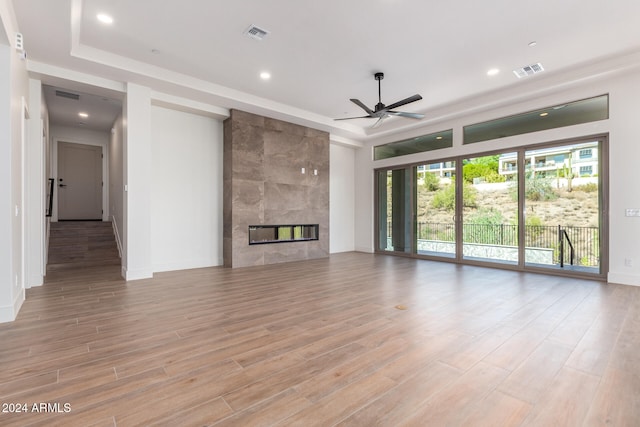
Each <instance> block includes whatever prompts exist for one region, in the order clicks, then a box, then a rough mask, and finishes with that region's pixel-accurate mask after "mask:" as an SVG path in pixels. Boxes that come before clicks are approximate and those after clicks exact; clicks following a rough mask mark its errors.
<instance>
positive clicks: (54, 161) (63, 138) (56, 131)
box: [50, 126, 111, 221]
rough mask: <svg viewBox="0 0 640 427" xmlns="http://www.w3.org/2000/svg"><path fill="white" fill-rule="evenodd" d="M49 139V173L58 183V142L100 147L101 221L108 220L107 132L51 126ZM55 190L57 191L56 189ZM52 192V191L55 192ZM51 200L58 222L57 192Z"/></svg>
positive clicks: (109, 136) (54, 217) (54, 215)
mask: <svg viewBox="0 0 640 427" xmlns="http://www.w3.org/2000/svg"><path fill="white" fill-rule="evenodd" d="M50 137H51V141H52V146H51V154H52V156H51V171H52V173H53V175H52V177H53V178H55V179H56V184H57V183H58V142H70V143H73V144H85V145H96V146H100V147H102V155H103V159H102V181H103V182H104V186H103V188H102V210H103V213H102V220H103V221H108V220H109V192H108V188H109V185H108V183H109V166H108V165H109V140H110V139H111V134H110V133H109V132H99V131H94V130H89V129H82V128H74V127H67V126H51V129H50ZM56 190H57V189H56ZM56 190H54V191H56ZM55 195H56V196H54V199H53V218H52V219H53V221H57V220H58V198H57V192H56V193H55Z"/></svg>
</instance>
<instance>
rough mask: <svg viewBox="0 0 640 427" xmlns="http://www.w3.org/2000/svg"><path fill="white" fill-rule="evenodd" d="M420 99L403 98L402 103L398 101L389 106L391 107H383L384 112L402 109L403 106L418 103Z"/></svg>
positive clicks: (414, 96) (414, 97) (417, 97)
mask: <svg viewBox="0 0 640 427" xmlns="http://www.w3.org/2000/svg"><path fill="white" fill-rule="evenodd" d="M421 99H422V97H421V96H420V95H413V96H410V97H409V98H405V99H403V100H402V101H398V102H396V103H395V104H391V105H387V106H386V107H385V110H387V111H389V110H393V109H394V108H397V107H402V106H403V105H407V104H409V103H411V102H416V101H420V100H421Z"/></svg>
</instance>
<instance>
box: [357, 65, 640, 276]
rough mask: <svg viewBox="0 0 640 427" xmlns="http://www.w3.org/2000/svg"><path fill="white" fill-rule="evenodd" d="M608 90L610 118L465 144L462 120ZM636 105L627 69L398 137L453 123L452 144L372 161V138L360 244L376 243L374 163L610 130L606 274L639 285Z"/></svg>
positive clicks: (364, 163) (360, 196)
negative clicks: (628, 212) (630, 212)
mask: <svg viewBox="0 0 640 427" xmlns="http://www.w3.org/2000/svg"><path fill="white" fill-rule="evenodd" d="M514 90H518V89H517V88H516V89H514ZM605 93H609V94H610V97H609V103H610V104H609V105H610V118H609V119H608V120H602V121H598V122H593V123H586V124H581V125H575V126H568V127H563V128H558V129H551V130H547V131H541V132H535V133H530V134H526V135H518V136H514V137H507V138H502V139H498V140H494V141H486V142H481V143H476V144H470V145H466V146H463V145H462V126H464V125H467V124H471V123H478V122H482V121H485V120H489V119H494V118H498V117H504V116H508V115H512V114H515V113H519V112H525V111H530V110H535V109H538V108H544V107H547V106H550V105H557V104H562V103H565V102H569V101H574V100H578V99H584V98H588V97H592V96H597V95H601V94H605ZM638 111H640V74H639V73H638V72H637V70H628V71H626V72H621V73H618V74H613V75H609V76H605V77H598V78H593V79H587V81H586V82H585V83H584V84H576V85H573V86H571V87H570V88H567V89H564V90H556V91H554V92H553V93H550V94H544V95H542V94H541V95H540V96H530V97H528V100H526V101H520V102H517V103H513V104H512V105H508V106H503V107H499V108H486V109H483V110H482V111H481V112H478V113H473V114H468V115H466V116H464V117H459V118H455V119H451V120H444V121H442V122H440V123H438V124H435V125H430V126H425V127H424V128H422V129H419V130H415V131H413V134H409V133H407V134H405V135H401V136H396V137H395V140H400V139H404V138H408V137H411V136H417V135H419V134H429V133H432V132H437V131H441V130H445V129H451V128H453V133H454V146H453V147H452V148H447V149H442V150H436V151H431V152H427V153H419V154H413V155H408V156H402V157H396V158H393V159H385V160H380V161H375V162H374V161H373V160H372V155H371V146H372V145H373V144H372V143H370V144H369V145H368V146H367V147H366V148H363V149H361V150H359V151H358V152H357V153H356V178H355V180H356V188H357V189H358V192H357V193H356V218H358V221H356V249H358V250H362V251H367V252H370V251H373V249H374V239H373V236H374V217H373V212H374V206H373V201H374V198H373V170H374V168H378V167H387V166H392V165H401V164H408V163H415V162H423V161H433V160H439V159H444V158H447V157H453V156H459V155H468V154H473V153H480V152H485V151H491V150H502V149H504V148H506V147H518V146H523V145H530V144H535V143H541V142H549V141H558V140H563V139H569V138H575V137H583V136H589V135H595V134H604V133H609V156H610V162H609V166H610V168H609V171H610V172H609V175H610V182H609V191H610V201H609V209H610V211H609V228H610V232H609V250H610V254H609V255H610V256H609V262H610V265H609V272H608V279H609V281H610V282H615V283H622V284H629V285H640V245H639V244H638V238H639V236H640V218H637V217H636V218H628V217H625V216H624V211H625V209H626V208H635V209H640V192H639V191H636V190H635V187H633V186H634V185H635V183H636V182H637V180H638V159H640V144H639V143H638V141H640V128H639V127H638V126H637V123H638ZM381 142H388V141H381ZM379 143H380V142H379ZM625 258H628V259H630V260H631V264H632V265H631V266H625V264H624V260H625Z"/></svg>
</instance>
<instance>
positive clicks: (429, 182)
mask: <svg viewBox="0 0 640 427" xmlns="http://www.w3.org/2000/svg"><path fill="white" fill-rule="evenodd" d="M422 186H423V187H424V189H425V190H427V191H437V190H439V189H440V178H438V176H437V175H436V174H433V173H430V172H426V173H425V174H424V181H423V183H422Z"/></svg>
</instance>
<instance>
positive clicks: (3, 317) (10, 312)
mask: <svg viewBox="0 0 640 427" xmlns="http://www.w3.org/2000/svg"><path fill="white" fill-rule="evenodd" d="M24 296H25V293H24V289H22V290H21V291H20V292H19V293H18V295H17V296H16V298H15V300H14V301H13V304H12V305H5V306H1V307H0V323H5V322H13V321H14V320H16V316H18V312H19V311H20V308H21V307H22V304H23V303H24Z"/></svg>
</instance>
